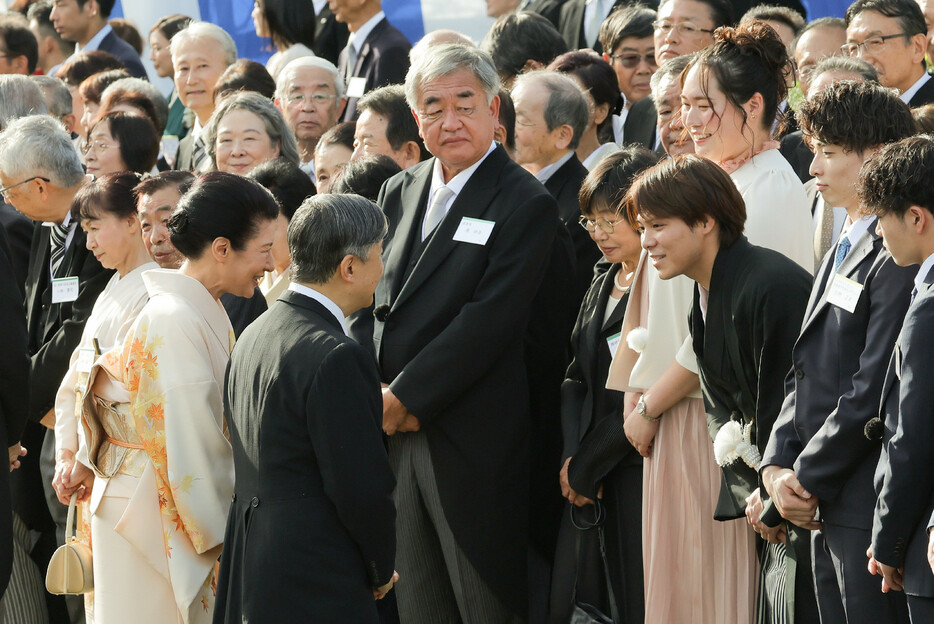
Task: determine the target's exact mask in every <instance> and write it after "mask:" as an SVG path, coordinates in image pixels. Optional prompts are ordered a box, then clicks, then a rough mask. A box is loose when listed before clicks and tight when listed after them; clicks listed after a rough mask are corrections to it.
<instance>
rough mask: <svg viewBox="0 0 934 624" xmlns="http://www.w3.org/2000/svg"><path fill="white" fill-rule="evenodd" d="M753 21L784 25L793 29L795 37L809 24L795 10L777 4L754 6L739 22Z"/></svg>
mask: <svg viewBox="0 0 934 624" xmlns="http://www.w3.org/2000/svg"><path fill="white" fill-rule="evenodd" d="M752 20H759V21H760V22H764V21H772V22H778V23H780V24H784V25H785V26H787V27H788V28H790V29H791V32H792V33H794V35H795V36H797V35H798V33H800V32H801V29H802V28H804V26H805V24H806V23H807V22H805V20H804V16H802V15H801V14H800V13H798V12H797V11H795V10H794V9H791V8H789V7H786V6H779V5H776V4H760V5H759V6H754V7H752V8H751V9H749V10H748V11H746V12H745V13H744V14H743V16H742V17H741V18H740V20H739V21H740V23H742V22H747V21H752Z"/></svg>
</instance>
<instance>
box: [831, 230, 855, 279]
mask: <svg viewBox="0 0 934 624" xmlns="http://www.w3.org/2000/svg"><path fill="white" fill-rule="evenodd" d="M852 245H853V243H851V242H850V237H849V236H844V237H843V238H841V239H840V244H839V245H837V255H836V256H834V261H833V270H834V272H836V270H837V269H839V268H840V265H841V264H842V263H843V259H844V258H846V254H848V253H850V247H852Z"/></svg>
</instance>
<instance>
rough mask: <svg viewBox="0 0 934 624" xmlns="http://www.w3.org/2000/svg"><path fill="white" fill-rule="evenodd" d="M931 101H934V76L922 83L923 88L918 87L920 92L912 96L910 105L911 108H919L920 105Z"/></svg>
mask: <svg viewBox="0 0 934 624" xmlns="http://www.w3.org/2000/svg"><path fill="white" fill-rule="evenodd" d="M929 75H930V74H929ZM931 102H934V78H931V79H929V80H928V81H927V82H925V83H924V84H923V85H921V88H920V89H918V92H917V93H915V94H914V95H913V96H912V97H911V101H909V102H908V106H910V107H911V108H917V107H919V106H924V105H925V104H930V103H931Z"/></svg>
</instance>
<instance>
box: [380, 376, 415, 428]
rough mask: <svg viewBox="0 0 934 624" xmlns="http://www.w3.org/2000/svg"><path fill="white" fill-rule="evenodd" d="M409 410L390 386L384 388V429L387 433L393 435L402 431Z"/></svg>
mask: <svg viewBox="0 0 934 624" xmlns="http://www.w3.org/2000/svg"><path fill="white" fill-rule="evenodd" d="M408 413H409V410H407V409H406V407H405V405H403V404H402V401H400V400H399V399H398V398H396V395H395V394H393V393H392V390H390V389H389V388H388V387H387V388H383V431H385V432H386V435H389V436H391V435H393V434H394V433H396V432H397V431H400V430H401V429H400V427H401V426H402V423H403V422H404V421H405V417H406V415H408Z"/></svg>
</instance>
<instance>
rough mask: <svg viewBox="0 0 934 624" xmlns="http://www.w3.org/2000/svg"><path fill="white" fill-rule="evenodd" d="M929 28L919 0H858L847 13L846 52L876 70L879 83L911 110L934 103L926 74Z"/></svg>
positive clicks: (931, 88)
mask: <svg viewBox="0 0 934 624" xmlns="http://www.w3.org/2000/svg"><path fill="white" fill-rule="evenodd" d="M927 32H928V29H927V25H926V24H925V22H924V13H922V12H921V8H920V7H919V6H918V3H917V2H915V0H856V2H854V3H853V4H851V5H850V7H849V8H848V9H847V10H846V43H845V44H844V46H843V49H844V51H845V52H846V53H847V54H848V55H850V56H857V57H859V58H861V59H863V60H865V61H867V62H868V63H869V64H870V65H872V66H873V67H875V68H876V71H877V72H879V83H880V84H882V86H883V87H889V88H890V89H896V90H898V92H899V97H900V98H901V99H902V101H903V102H905V104H908V105H909V106H911V107H917V106H923V105H925V104H930V103H931V102H934V82H932V81H931V76H930V75H929V74H928V73H927V72H926V71H925V65H924V55H925V53H926V52H927V47H928V39H927Z"/></svg>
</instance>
